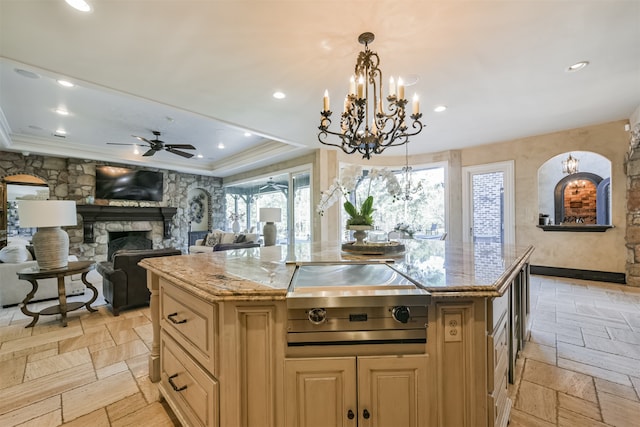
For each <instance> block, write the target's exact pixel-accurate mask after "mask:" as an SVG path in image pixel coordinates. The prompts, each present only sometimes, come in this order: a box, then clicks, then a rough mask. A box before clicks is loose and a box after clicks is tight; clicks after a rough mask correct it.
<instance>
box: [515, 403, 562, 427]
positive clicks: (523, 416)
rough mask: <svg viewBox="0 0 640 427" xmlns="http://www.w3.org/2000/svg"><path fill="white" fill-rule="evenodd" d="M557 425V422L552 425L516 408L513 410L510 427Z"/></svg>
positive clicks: (550, 426) (552, 426)
mask: <svg viewBox="0 0 640 427" xmlns="http://www.w3.org/2000/svg"><path fill="white" fill-rule="evenodd" d="M555 425H556V423H555V422H553V423H550V422H549V421H545V420H541V419H540V418H536V417H535V416H533V415H531V414H528V413H526V412H522V411H520V410H518V409H516V408H511V417H510V418H509V427H555Z"/></svg>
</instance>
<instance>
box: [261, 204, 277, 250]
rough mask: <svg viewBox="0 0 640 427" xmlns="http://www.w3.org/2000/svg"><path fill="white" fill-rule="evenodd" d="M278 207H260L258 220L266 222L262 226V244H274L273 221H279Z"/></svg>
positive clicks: (274, 227) (274, 226) (275, 231)
mask: <svg viewBox="0 0 640 427" xmlns="http://www.w3.org/2000/svg"><path fill="white" fill-rule="evenodd" d="M280 214H281V212H280V208H260V222H265V223H266V224H265V225H264V227H262V233H263V234H264V245H265V246H273V245H275V244H276V233H277V230H276V225H275V224H274V222H280Z"/></svg>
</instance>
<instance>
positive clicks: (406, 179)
mask: <svg viewBox="0 0 640 427" xmlns="http://www.w3.org/2000/svg"><path fill="white" fill-rule="evenodd" d="M411 171H412V168H411V166H409V144H405V164H404V167H403V168H402V180H403V184H404V188H403V190H402V195H401V196H400V199H401V200H405V201H409V200H411V199H413V196H414V194H417V193H419V192H421V191H422V181H418V185H416V186H415V187H413V188H412V186H413V185H412V183H411Z"/></svg>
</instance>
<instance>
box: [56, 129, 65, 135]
mask: <svg viewBox="0 0 640 427" xmlns="http://www.w3.org/2000/svg"><path fill="white" fill-rule="evenodd" d="M56 133H57V134H58V135H66V134H67V131H66V130H64V129H56Z"/></svg>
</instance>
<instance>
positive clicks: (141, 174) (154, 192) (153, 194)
mask: <svg viewBox="0 0 640 427" xmlns="http://www.w3.org/2000/svg"><path fill="white" fill-rule="evenodd" d="M96 199H120V200H150V201H156V202H161V201H162V172H153V171H146V170H133V169H127V168H119V167H113V166H96Z"/></svg>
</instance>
